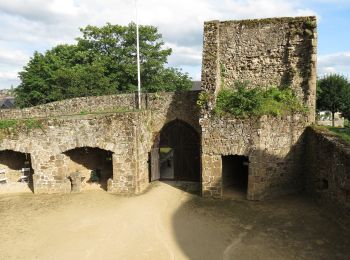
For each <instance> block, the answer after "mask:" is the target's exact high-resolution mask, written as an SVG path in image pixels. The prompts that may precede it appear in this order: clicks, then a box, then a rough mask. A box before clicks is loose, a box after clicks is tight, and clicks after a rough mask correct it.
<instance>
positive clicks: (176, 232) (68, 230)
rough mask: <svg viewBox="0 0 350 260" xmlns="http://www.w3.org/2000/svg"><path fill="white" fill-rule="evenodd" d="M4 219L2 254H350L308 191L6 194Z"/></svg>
mask: <svg viewBox="0 0 350 260" xmlns="http://www.w3.org/2000/svg"><path fill="white" fill-rule="evenodd" d="M0 223H1V225H0V259H45V260H47V259H152V260H153V259H201V260H202V259H350V232H349V231H345V230H344V229H343V228H342V227H341V226H340V225H338V224H337V223H335V222H334V221H332V220H331V219H330V218H328V217H327V216H325V215H324V214H323V213H322V212H321V211H320V209H319V208H318V207H317V206H316V205H314V204H313V202H312V201H310V200H309V199H307V198H304V197H302V196H298V197H295V196H292V197H284V198H281V199H278V200H273V201H266V202H248V201H245V200H238V201H237V200H211V199H203V198H200V197H198V196H196V195H192V194H190V193H187V192H184V191H181V190H180V189H178V188H175V187H172V186H170V185H168V184H165V183H155V184H153V185H152V186H151V188H150V189H149V190H148V191H147V192H145V193H144V194H142V195H139V196H133V197H120V196H117V195H112V194H108V193H106V192H103V191H89V192H85V193H79V194H65V195H64V194H56V195H33V194H17V195H13V194H12V195H0Z"/></svg>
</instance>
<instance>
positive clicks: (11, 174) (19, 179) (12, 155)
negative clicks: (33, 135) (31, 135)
mask: <svg viewBox="0 0 350 260" xmlns="http://www.w3.org/2000/svg"><path fill="white" fill-rule="evenodd" d="M33 174H34V171H33V168H32V162H31V158H30V154H29V153H22V152H16V151H12V150H4V151H0V180H2V181H1V183H18V184H19V183H22V184H23V185H25V186H27V185H28V187H29V188H30V189H31V191H33Z"/></svg>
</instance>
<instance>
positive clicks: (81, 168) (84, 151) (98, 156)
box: [64, 147, 113, 190]
mask: <svg viewBox="0 0 350 260" xmlns="http://www.w3.org/2000/svg"><path fill="white" fill-rule="evenodd" d="M64 154H65V155H66V156H68V157H69V159H70V160H69V162H68V171H69V172H68V175H70V174H72V173H77V172H78V173H79V175H80V176H81V182H82V183H83V188H89V185H90V186H95V184H98V185H99V186H100V188H102V189H104V190H107V181H108V179H109V178H112V177H113V164H112V152H110V151H107V150H103V149H99V148H93V147H82V148H75V149H72V150H69V151H67V152H65V153H64ZM90 188H91V187H90Z"/></svg>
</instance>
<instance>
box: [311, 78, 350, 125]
mask: <svg viewBox="0 0 350 260" xmlns="http://www.w3.org/2000/svg"><path fill="white" fill-rule="evenodd" d="M317 109H318V110H329V111H331V112H332V118H333V126H334V113H336V112H341V113H342V114H343V116H345V117H347V118H350V83H349V81H348V80H347V79H346V78H345V77H344V76H342V75H338V74H331V75H327V76H325V77H323V78H321V79H319V80H318V81H317Z"/></svg>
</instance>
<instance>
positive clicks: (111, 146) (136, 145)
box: [0, 91, 199, 193]
mask: <svg viewBox="0 0 350 260" xmlns="http://www.w3.org/2000/svg"><path fill="white" fill-rule="evenodd" d="M197 96H198V92H195V91H194V92H192V91H191V92H179V93H157V94H145V95H143V97H142V108H143V109H142V110H135V111H131V112H127V111H124V112H108V113H97V114H94V113H92V114H87V115H85V114H79V113H77V114H76V115H67V111H68V113H71V114H75V113H73V112H78V111H80V110H86V109H87V108H90V109H91V112H95V110H94V109H99V111H108V109H111V108H115V107H120V106H121V105H123V104H124V105H125V104H128V102H129V101H130V100H131V98H133V97H134V95H122V96H120V97H118V96H110V97H108V96H104V97H95V98H93V97H90V98H83V99H74V100H64V101H59V102H54V104H47V105H43V106H39V107H33V108H30V109H31V110H32V112H33V111H36V112H33V113H31V114H30V115H32V116H33V117H41V116H42V115H44V114H42V113H44V111H49V110H50V109H52V110H51V113H52V114H51V115H53V114H55V115H56V117H43V118H41V119H40V122H41V126H40V127H38V128H31V129H28V128H25V127H22V128H15V127H14V128H8V129H2V130H0V132H1V133H0V134H1V141H0V151H4V150H10V151H18V152H22V153H27V154H28V155H30V157H31V163H32V168H33V172H34V175H33V180H34V192H35V193H53V192H70V191H71V182H70V180H69V177H70V175H71V174H72V173H73V172H76V171H77V170H80V171H81V174H82V177H85V178H87V177H88V174H89V173H88V170H89V169H90V168H91V167H88V166H83V165H80V166H79V167H78V165H77V163H74V162H73V160H72V158H70V156H69V155H68V153H67V152H68V151H71V150H74V149H75V148H82V149H84V147H89V148H99V149H102V150H104V151H106V152H110V153H112V168H113V177H112V178H111V179H110V180H109V181H108V190H109V191H112V192H117V193H138V192H142V191H143V190H144V189H145V188H146V187H147V185H148V183H149V176H148V173H149V171H148V153H149V151H150V149H151V147H152V145H153V142H154V137H155V136H157V135H158V133H159V131H160V130H161V128H162V127H163V126H164V125H165V124H167V123H168V122H170V121H172V120H175V119H181V120H183V121H186V122H188V123H189V124H191V125H192V126H193V127H194V128H195V129H197V130H198V131H199V124H198V117H199V109H198V107H197V105H196V100H197ZM81 100H85V101H83V102H81V103H80V101H81ZM65 104H69V105H67V107H68V108H69V109H71V110H68V109H67V108H66V110H64V109H63V108H64V105H65ZM89 104H90V105H91V106H90V105H89ZM130 104H131V103H130ZM130 108H131V107H130ZM74 109H75V110H74ZM87 113H88V112H87ZM10 115H11V114H9V115H7V117H9V118H12V117H11V116H10ZM24 115H25V114H24V113H20V114H18V117H17V118H22V116H24ZM60 115H64V116H60ZM25 117H26V116H25ZM80 164H84V163H83V162H81V163H80ZM83 175H84V176H83Z"/></svg>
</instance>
